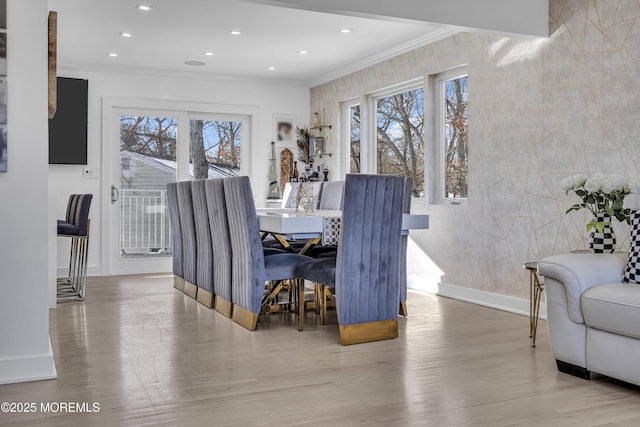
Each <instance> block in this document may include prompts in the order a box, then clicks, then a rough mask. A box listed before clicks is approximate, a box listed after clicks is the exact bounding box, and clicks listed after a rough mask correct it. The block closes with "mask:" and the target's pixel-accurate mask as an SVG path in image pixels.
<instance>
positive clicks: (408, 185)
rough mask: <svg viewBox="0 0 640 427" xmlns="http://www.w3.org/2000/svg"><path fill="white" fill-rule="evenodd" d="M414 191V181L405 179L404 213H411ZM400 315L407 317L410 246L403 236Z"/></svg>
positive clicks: (405, 236)
mask: <svg viewBox="0 0 640 427" xmlns="http://www.w3.org/2000/svg"><path fill="white" fill-rule="evenodd" d="M412 190H413V180H412V179H411V178H405V179H404V191H403V195H402V212H403V213H406V214H408V213H411V192H412ZM400 245H401V248H400V315H401V316H404V317H407V316H408V315H409V312H408V311H407V291H408V281H407V247H408V246H409V235H408V234H407V235H404V236H402V241H401V242H400Z"/></svg>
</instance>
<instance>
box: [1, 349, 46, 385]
mask: <svg viewBox="0 0 640 427" xmlns="http://www.w3.org/2000/svg"><path fill="white" fill-rule="evenodd" d="M57 377H58V372H57V371H56V364H55V362H54V360H53V349H52V348H51V340H49V351H48V352H47V353H46V354H35V355H32V356H26V357H7V358H2V359H0V384H12V383H22V382H27V381H40V380H51V379H55V378H57Z"/></svg>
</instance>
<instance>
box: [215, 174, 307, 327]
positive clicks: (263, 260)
mask: <svg viewBox="0 0 640 427" xmlns="http://www.w3.org/2000/svg"><path fill="white" fill-rule="evenodd" d="M223 183H224V195H225V202H226V206H227V218H228V221H229V234H230V238H231V298H232V302H233V313H232V319H233V320H234V321H235V322H236V323H238V324H240V325H242V326H244V327H245V328H247V329H249V330H251V331H253V330H255V329H256V326H257V321H258V315H259V314H260V311H261V308H262V304H263V301H264V296H265V283H266V282H268V281H281V280H288V279H297V276H296V267H297V266H298V264H300V263H301V262H304V261H307V260H310V259H311V258H309V257H306V256H303V255H297V254H291V253H278V254H274V255H267V256H265V254H264V250H263V247H262V241H261V239H260V228H259V226H258V216H257V214H256V208H255V204H254V202H253V193H252V191H251V184H250V182H249V178H248V177H246V176H242V177H237V178H224V179H223ZM301 287H302V288H304V283H303V282H302V281H301V280H297V288H298V290H299V289H300V288H301ZM297 307H298V308H299V313H300V314H299V318H298V328H299V329H300V328H301V327H302V324H303V323H302V322H303V320H302V319H303V318H304V308H303V307H304V304H298V305H297Z"/></svg>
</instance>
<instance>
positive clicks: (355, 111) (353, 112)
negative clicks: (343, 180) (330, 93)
mask: <svg viewBox="0 0 640 427" xmlns="http://www.w3.org/2000/svg"><path fill="white" fill-rule="evenodd" d="M349 118H350V120H349V123H350V125H349V140H350V146H349V147H350V148H349V151H350V153H351V166H350V168H349V171H350V172H351V173H360V172H361V171H362V169H361V167H360V106H359V105H353V106H351V107H349Z"/></svg>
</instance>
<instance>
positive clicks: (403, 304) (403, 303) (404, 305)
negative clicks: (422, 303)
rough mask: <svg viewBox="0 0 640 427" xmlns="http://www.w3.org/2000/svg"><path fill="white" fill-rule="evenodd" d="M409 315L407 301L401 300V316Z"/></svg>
mask: <svg viewBox="0 0 640 427" xmlns="http://www.w3.org/2000/svg"><path fill="white" fill-rule="evenodd" d="M408 315H409V312H408V311H407V302H406V301H400V316H404V317H407V316H408Z"/></svg>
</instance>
